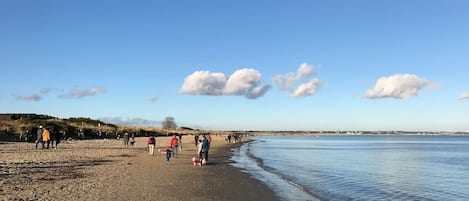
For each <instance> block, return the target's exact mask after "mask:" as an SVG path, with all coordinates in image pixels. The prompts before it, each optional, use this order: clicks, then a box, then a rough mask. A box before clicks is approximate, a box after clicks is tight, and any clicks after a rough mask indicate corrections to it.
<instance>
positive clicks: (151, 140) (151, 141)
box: [147, 135, 156, 156]
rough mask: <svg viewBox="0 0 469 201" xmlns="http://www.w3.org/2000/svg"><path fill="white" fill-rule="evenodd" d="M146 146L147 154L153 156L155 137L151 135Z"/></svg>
mask: <svg viewBox="0 0 469 201" xmlns="http://www.w3.org/2000/svg"><path fill="white" fill-rule="evenodd" d="M147 146H148V153H149V154H150V155H152V156H153V154H154V151H155V147H156V139H155V136H153V135H151V136H150V137H149V138H148V140H147Z"/></svg>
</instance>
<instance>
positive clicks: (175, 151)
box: [169, 135, 179, 158]
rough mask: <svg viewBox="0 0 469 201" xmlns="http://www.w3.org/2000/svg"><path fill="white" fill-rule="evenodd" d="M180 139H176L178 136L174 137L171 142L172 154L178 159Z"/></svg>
mask: <svg viewBox="0 0 469 201" xmlns="http://www.w3.org/2000/svg"><path fill="white" fill-rule="evenodd" d="M178 141H179V140H178V138H177V137H176V135H173V137H172V138H171V140H170V142H169V147H171V149H172V153H173V157H176V158H177V156H178V154H179V153H178V146H179V142H178Z"/></svg>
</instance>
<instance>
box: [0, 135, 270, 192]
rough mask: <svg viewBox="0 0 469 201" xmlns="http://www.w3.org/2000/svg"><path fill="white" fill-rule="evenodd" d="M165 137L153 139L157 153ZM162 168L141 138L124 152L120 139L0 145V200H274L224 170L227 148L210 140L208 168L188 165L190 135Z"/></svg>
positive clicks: (236, 173)
mask: <svg viewBox="0 0 469 201" xmlns="http://www.w3.org/2000/svg"><path fill="white" fill-rule="evenodd" d="M168 142H169V137H158V138H157V149H158V148H163V147H166V146H167V145H168ZM183 142H184V145H183V149H182V151H181V152H180V154H179V157H177V158H171V164H170V165H166V163H165V157H164V155H160V154H159V153H157V152H156V151H155V152H156V153H155V155H154V156H150V155H149V154H148V151H147V149H146V138H144V137H141V138H136V143H135V145H134V146H133V147H132V146H130V147H129V148H125V147H124V145H123V142H122V141H120V140H84V141H67V142H62V143H61V144H59V148H58V149H44V150H41V149H35V148H34V144H31V143H2V142H0V200H139V201H140V200H164V201H171V200H174V201H176V200H177V201H181V200H194V201H195V200H201V201H211V200H214V201H215V200H216V201H219V200H259V201H262V200H269V201H270V200H278V198H277V197H276V196H275V195H274V193H273V192H272V191H271V190H270V189H269V188H267V187H266V186H265V185H263V184H262V183H260V182H259V181H257V180H255V179H253V178H251V177H250V176H249V175H247V174H246V173H243V172H241V171H240V170H239V169H237V168H234V167H232V166H230V165H229V163H230V162H231V161H230V160H229V157H230V154H231V152H230V148H231V147H233V146H239V145H238V144H235V145H233V144H227V143H226V142H225V141H224V138H223V137H221V136H219V137H215V136H214V137H213V141H212V146H211V149H210V155H209V159H210V160H209V165H207V166H203V167H200V166H194V165H193V164H192V157H195V156H196V155H197V154H196V147H195V145H194V144H193V137H192V136H184V137H183Z"/></svg>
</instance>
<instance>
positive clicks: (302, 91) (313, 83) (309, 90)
mask: <svg viewBox="0 0 469 201" xmlns="http://www.w3.org/2000/svg"><path fill="white" fill-rule="evenodd" d="M318 87H319V80H318V79H316V78H315V79H312V80H310V81H309V82H306V83H303V84H301V85H300V86H298V87H297V88H296V90H295V91H294V92H293V93H292V94H291V96H293V97H304V96H310V95H313V94H315V93H316V92H317V90H318Z"/></svg>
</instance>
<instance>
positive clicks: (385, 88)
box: [365, 74, 432, 99]
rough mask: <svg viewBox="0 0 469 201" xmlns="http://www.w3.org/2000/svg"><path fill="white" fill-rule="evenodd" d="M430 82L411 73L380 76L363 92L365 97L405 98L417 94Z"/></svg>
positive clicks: (428, 85) (429, 84)
mask: <svg viewBox="0 0 469 201" xmlns="http://www.w3.org/2000/svg"><path fill="white" fill-rule="evenodd" d="M431 85H432V84H431V83H430V82H429V81H427V80H425V79H422V78H419V77H418V76H416V75H413V74H396V75H392V76H389V77H382V78H380V79H378V81H376V84H375V86H374V87H373V88H372V89H369V90H368V91H367V92H366V93H365V97H366V98H395V99H406V98H410V97H413V96H417V95H418V94H419V92H420V90H421V89H423V88H425V87H430V86H431Z"/></svg>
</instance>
